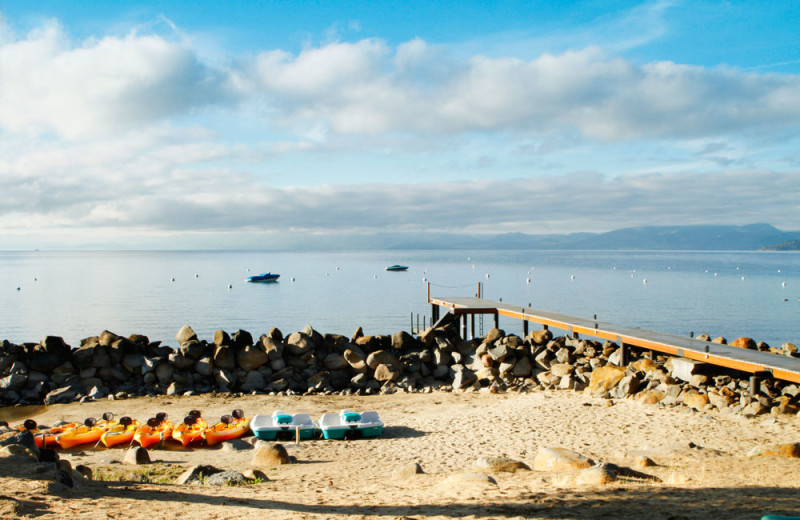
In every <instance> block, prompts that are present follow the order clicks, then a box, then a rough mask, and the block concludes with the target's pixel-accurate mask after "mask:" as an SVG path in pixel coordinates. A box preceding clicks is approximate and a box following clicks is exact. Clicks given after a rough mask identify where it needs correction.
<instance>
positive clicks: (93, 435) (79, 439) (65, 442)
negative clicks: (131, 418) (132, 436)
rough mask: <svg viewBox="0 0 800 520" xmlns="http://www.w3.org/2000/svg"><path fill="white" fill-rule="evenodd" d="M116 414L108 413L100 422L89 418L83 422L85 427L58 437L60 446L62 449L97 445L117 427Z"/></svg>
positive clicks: (70, 430)
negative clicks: (90, 444) (82, 445)
mask: <svg viewBox="0 0 800 520" xmlns="http://www.w3.org/2000/svg"><path fill="white" fill-rule="evenodd" d="M113 419H114V414H112V413H110V412H107V413H104V414H103V419H102V420H100V421H98V420H96V419H94V418H93V417H89V418H88V419H86V420H85V421H83V426H76V427H75V428H71V429H69V430H67V431H65V432H64V433H61V434H59V435H58V436H57V437H56V441H57V442H58V445H59V446H61V447H62V448H65V449H67V448H72V447H73V446H79V445H81V444H89V443H91V442H94V443H96V442H97V441H99V440H100V437H102V436H103V434H104V433H105V432H107V431H108V430H109V429H110V428H112V427H113V426H115V425H116V421H114V420H113Z"/></svg>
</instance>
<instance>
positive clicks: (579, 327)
mask: <svg viewBox="0 0 800 520" xmlns="http://www.w3.org/2000/svg"><path fill="white" fill-rule="evenodd" d="M428 303H430V304H431V312H432V314H431V322H432V323H435V322H436V321H437V320H438V319H439V308H440V307H445V308H447V309H449V310H450V312H452V313H453V314H455V315H456V316H458V317H461V327H462V331H463V334H462V335H463V336H465V337H466V335H467V326H468V324H467V318H468V317H469V318H470V323H471V332H472V336H473V337H475V315H476V314H478V315H481V314H488V315H492V316H494V324H495V327H497V326H498V318H499V316H506V317H509V318H514V319H518V320H523V332H524V335H526V336H527V334H528V324H529V323H530V322H534V323H538V324H540V325H542V326H543V327H544V328H545V329H547V328H550V327H553V328H556V329H560V330H564V331H566V333H567V335H569V336H573V337H578V335H584V336H591V337H594V338H600V339H604V340H610V341H614V342H616V343H617V344H619V345H620V347H621V348H622V349H623V358H625V354H626V349H627V348H628V347H637V348H641V349H647V350H650V351H655V352H661V353H664V354H669V355H671V356H677V357H684V358H688V359H693V360H695V361H699V362H702V363H709V364H712V365H718V366H721V367H726V368H732V369H735V370H741V371H743V372H749V373H751V374H753V376H752V377H751V388H752V387H753V386H755V384H756V383H757V382H758V380H759V379H760V378H765V377H773V378H775V379H782V380H784V381H792V382H794V383H800V358H795V357H788V356H781V355H778V354H772V353H770V352H759V351H757V350H748V349H743V348H737V347H731V346H728V345H721V344H719V343H712V342H709V341H700V340H697V339H693V338H684V337H682V336H677V335H673V334H666V333H663V332H655V331H650V330H643V329H639V328H636V327H628V326H624V325H615V324H613V323H608V322H604V321H597V320H596V319H586V318H578V317H575V316H568V315H566V314H560V313H556V312H549V311H543V310H539V309H533V308H531V307H523V306H520V305H512V304H509V303H504V302H496V301H492V300H485V299H483V298H481V289H480V284H479V286H478V296H477V297H473V298H434V297H432V296H431V293H430V284H428Z"/></svg>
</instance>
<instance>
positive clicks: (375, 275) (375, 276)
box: [372, 274, 425, 280]
mask: <svg viewBox="0 0 800 520" xmlns="http://www.w3.org/2000/svg"><path fill="white" fill-rule="evenodd" d="M372 277H373V278H377V277H378V275H377V274H373V275H372ZM424 279H425V278H423V280H424Z"/></svg>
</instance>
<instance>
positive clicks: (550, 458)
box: [533, 447, 593, 471]
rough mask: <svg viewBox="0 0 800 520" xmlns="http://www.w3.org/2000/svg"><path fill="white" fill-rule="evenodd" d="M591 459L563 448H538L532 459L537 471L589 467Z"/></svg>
mask: <svg viewBox="0 0 800 520" xmlns="http://www.w3.org/2000/svg"><path fill="white" fill-rule="evenodd" d="M592 464H593V462H592V460H591V459H589V458H588V457H584V456H583V455H581V454H580V453H576V452H574V451H571V450H568V449H565V448H547V447H542V448H539V451H538V452H537V453H536V458H535V459H533V469H535V470H537V471H565V470H575V469H585V468H589V467H591V466H592Z"/></svg>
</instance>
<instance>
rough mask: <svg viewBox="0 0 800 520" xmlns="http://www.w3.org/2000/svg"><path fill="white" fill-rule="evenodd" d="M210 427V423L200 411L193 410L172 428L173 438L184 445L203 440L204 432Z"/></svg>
mask: <svg viewBox="0 0 800 520" xmlns="http://www.w3.org/2000/svg"><path fill="white" fill-rule="evenodd" d="M207 428H208V423H207V422H206V420H205V419H203V418H202V417H200V412H198V411H197V410H192V411H191V412H189V415H187V416H186V417H185V418H184V419H183V422H182V423H180V424H179V425H177V426H175V427H174V428H173V429H172V438H173V439H175V440H176V441H178V442H180V443H181V444H183V445H184V446H187V445H188V444H191V443H193V442H197V441H201V440H203V432H205V431H206V429H207Z"/></svg>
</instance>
